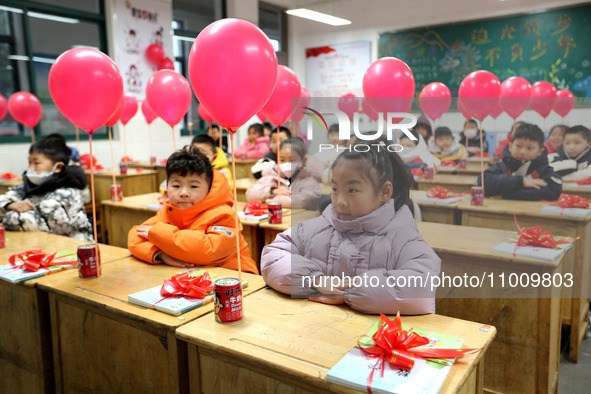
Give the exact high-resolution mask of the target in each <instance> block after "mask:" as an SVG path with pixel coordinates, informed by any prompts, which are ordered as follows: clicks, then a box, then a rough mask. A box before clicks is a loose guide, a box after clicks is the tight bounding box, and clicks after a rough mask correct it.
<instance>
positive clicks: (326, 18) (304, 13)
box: [285, 8, 351, 26]
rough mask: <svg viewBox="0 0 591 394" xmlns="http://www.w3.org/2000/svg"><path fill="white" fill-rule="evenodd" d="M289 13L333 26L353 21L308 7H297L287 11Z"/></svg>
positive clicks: (348, 23)
mask: <svg viewBox="0 0 591 394" xmlns="http://www.w3.org/2000/svg"><path fill="white" fill-rule="evenodd" d="M285 12H286V13H287V14H289V15H293V16H299V17H300V18H305V19H310V20H312V21H316V22H320V23H326V24H327V25H331V26H343V25H350V24H351V21H350V20H347V19H343V18H338V17H336V16H332V15H328V14H323V13H322V12H317V11H312V10H309V9H307V8H296V9H293V10H287V11H285Z"/></svg>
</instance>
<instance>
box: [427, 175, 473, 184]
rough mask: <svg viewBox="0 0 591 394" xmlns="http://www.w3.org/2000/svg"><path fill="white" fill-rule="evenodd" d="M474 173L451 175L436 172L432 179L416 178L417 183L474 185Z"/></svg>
mask: <svg viewBox="0 0 591 394" xmlns="http://www.w3.org/2000/svg"><path fill="white" fill-rule="evenodd" d="M476 178H477V176H475V175H452V174H441V173H439V174H437V175H435V176H433V179H424V178H420V179H417V183H432V184H434V185H438V184H441V185H445V184H447V185H472V186H476Z"/></svg>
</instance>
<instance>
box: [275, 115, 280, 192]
mask: <svg viewBox="0 0 591 394" xmlns="http://www.w3.org/2000/svg"><path fill="white" fill-rule="evenodd" d="M280 146H281V143H280V142H279V126H277V155H276V156H277V193H278V194H277V200H278V201H281V169H280V168H279V147H280Z"/></svg>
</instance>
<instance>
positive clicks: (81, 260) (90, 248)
mask: <svg viewBox="0 0 591 394" xmlns="http://www.w3.org/2000/svg"><path fill="white" fill-rule="evenodd" d="M97 251H98V254H97ZM78 275H79V276H80V277H81V278H98V277H99V276H101V253H100V250H99V249H98V248H97V247H96V245H95V244H86V245H80V246H78Z"/></svg>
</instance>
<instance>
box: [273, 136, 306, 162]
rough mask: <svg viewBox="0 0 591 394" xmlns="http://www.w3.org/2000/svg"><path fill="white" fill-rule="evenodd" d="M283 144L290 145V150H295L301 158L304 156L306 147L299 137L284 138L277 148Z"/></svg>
mask: <svg viewBox="0 0 591 394" xmlns="http://www.w3.org/2000/svg"><path fill="white" fill-rule="evenodd" d="M285 145H291V151H292V152H296V153H297V154H298V155H300V157H301V158H302V159H303V158H304V157H305V156H306V147H305V145H304V141H302V140H301V139H300V138H298V137H294V138H288V139H286V140H285V141H283V142H281V144H280V145H279V149H281V148H283V147H284V146H285Z"/></svg>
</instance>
